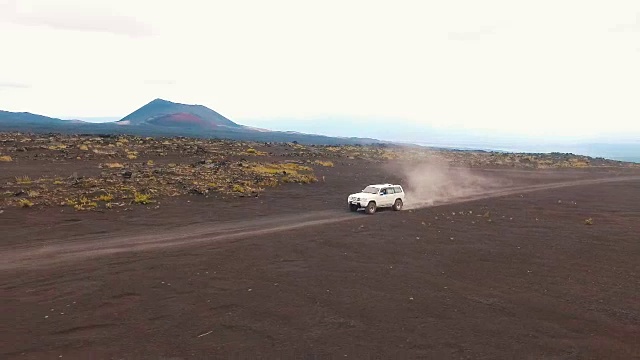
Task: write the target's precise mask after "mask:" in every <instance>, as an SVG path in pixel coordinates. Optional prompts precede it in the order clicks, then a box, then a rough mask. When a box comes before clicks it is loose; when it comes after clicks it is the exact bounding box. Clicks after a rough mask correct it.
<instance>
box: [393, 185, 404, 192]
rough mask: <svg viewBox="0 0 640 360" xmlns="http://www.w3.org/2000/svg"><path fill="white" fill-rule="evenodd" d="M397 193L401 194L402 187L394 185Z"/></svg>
mask: <svg viewBox="0 0 640 360" xmlns="http://www.w3.org/2000/svg"><path fill="white" fill-rule="evenodd" d="M394 189H395V192H396V194H399V193H401V192H402V189H401V188H400V186H396V187H394Z"/></svg>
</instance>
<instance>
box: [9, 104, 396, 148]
mask: <svg viewBox="0 0 640 360" xmlns="http://www.w3.org/2000/svg"><path fill="white" fill-rule="evenodd" d="M0 131H21V132H34V133H54V132H57V133H67V134H69V133H71V134H73V133H77V134H130V135H139V136H166V137H171V136H188V137H200V138H225V139H232V140H245V141H265V142H292V141H297V142H299V143H303V144H374V143H383V141H381V140H377V139H373V138H356V137H337V136H324V135H315V134H304V133H299V132H294V131H271V130H267V129H262V128H255V127H250V126H244V125H240V124H237V123H235V122H233V121H231V120H229V119H227V118H226V117H224V116H222V115H220V114H219V113H217V112H215V111H214V110H211V109H209V108H207V107H205V106H202V105H187V104H179V103H174V102H171V101H167V100H163V99H155V100H153V101H151V102H149V103H148V104H146V105H144V106H142V107H141V108H139V109H138V110H136V111H134V112H132V113H131V114H129V115H127V116H125V117H124V118H122V119H120V120H118V121H114V122H102V123H95V122H86V121H82V120H62V119H58V118H52V117H47V116H42V115H37V114H32V113H28V112H9V111H0Z"/></svg>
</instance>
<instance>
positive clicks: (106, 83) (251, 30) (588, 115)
mask: <svg viewBox="0 0 640 360" xmlns="http://www.w3.org/2000/svg"><path fill="white" fill-rule="evenodd" d="M0 46H1V49H2V53H1V55H0V69H1V71H0V109H4V110H10V111H30V112H35V113H40V114H45V115H49V116H85V117H89V116H124V115H126V114H128V113H129V112H131V111H133V110H135V109H136V108H137V107H139V106H141V105H143V104H144V103H146V102H148V101H151V100H152V99H154V98H158V97H160V98H164V99H168V100H172V101H176V102H184V103H198V104H203V105H206V106H208V107H211V108H213V109H214V110H216V111H218V112H220V113H222V114H223V115H225V116H227V117H229V118H231V119H232V120H235V121H237V122H240V123H243V121H244V123H247V122H251V119H254V120H255V119H263V120H264V119H271V118H299V119H301V120H300V121H305V120H307V121H311V120H310V119H318V118H322V117H323V116H331V117H341V118H345V119H349V118H359V119H362V118H365V119H366V118H368V117H375V118H378V119H380V118H382V119H384V118H388V119H393V120H394V122H393V124H396V125H398V124H400V122H399V121H407V122H413V123H423V124H432V125H436V126H440V127H447V126H448V127H452V128H459V127H464V128H469V129H475V128H482V129H500V130H502V131H507V132H512V133H519V134H526V135H531V136H533V137H535V136H547V135H549V134H556V135H557V134H562V135H567V136H569V135H584V136H588V135H594V134H599V133H618V134H625V135H626V137H630V136H631V137H637V138H639V139H640V106H639V104H640V1H638V0H629V1H615V0H609V1H606V0H601V1H589V0H549V1H540V0H539V1H516V0H505V1H487V0H484V1H477V0H468V1H427V0H424V1H411V2H409V1H393V2H392V1H371V0H368V1H346V0H343V1H314V2H311V1H300V0H295V1H279V0H272V1H250V2H249V1H240V0H236V1H228V0H227V1H195V0H181V1H157V0H156V1H143V0H136V1H124V0H108V1H103V0H0Z"/></svg>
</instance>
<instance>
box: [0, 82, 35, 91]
mask: <svg viewBox="0 0 640 360" xmlns="http://www.w3.org/2000/svg"><path fill="white" fill-rule="evenodd" d="M30 87H31V86H30V85H29V84H21V83H15V82H5V81H0V89H2V88H8V89H28V88H30Z"/></svg>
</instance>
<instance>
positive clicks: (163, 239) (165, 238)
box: [0, 176, 640, 270]
mask: <svg viewBox="0 0 640 360" xmlns="http://www.w3.org/2000/svg"><path fill="white" fill-rule="evenodd" d="M620 181H640V176H623V177H611V178H599V179H585V180H574V181H564V182H557V183H548V184H539V185H529V186H516V187H511V188H507V189H500V190H493V191H487V192H484V193H477V194H471V195H467V196H461V197H457V198H455V197H454V198H450V199H446V200H441V201H438V202H436V203H433V204H420V203H411V201H410V200H408V201H407V207H406V208H407V209H420V208H426V207H434V206H441V205H451V204H459V203H463V202H469V201H475V200H482V199H490V198H496V197H502V196H508V195H514V194H523V193H530V192H533V191H544V190H551V189H559V188H565V187H570V186H581V185H597V184H605V183H610V182H620ZM356 216H358V215H357V214H351V213H347V212H346V211H344V210H321V211H314V210H310V211H307V212H304V213H301V214H296V215H274V216H269V217H267V218H261V219H246V220H241V221H228V222H217V223H213V224H207V225H200V226H183V227H181V228H178V229H174V230H173V231H169V232H166V231H165V232H162V233H155V234H145V235H142V236H140V235H134V234H129V235H125V234H119V235H118V236H117V237H113V236H109V235H102V236H90V237H86V238H81V239H76V240H73V241H69V240H65V239H61V240H58V241H48V242H46V243H40V244H37V243H36V244H24V245H18V246H13V247H11V248H0V249H1V250H2V259H3V261H2V263H0V270H3V269H9V268H20V267H23V268H25V267H26V268H29V267H35V266H37V267H46V266H49V265H53V264H60V263H63V262H66V261H73V260H79V259H84V258H92V257H97V256H102V255H113V254H117V253H121V252H128V251H150V250H157V249H161V248H165V247H169V246H189V245H192V244H198V243H219V242H225V241H236V240H239V239H243V238H248V237H256V236H261V235H265V234H271V233H278V232H283V231H288V230H295V229H300V228H305V227H311V226H318V225H327V224H332V223H337V222H342V221H349V220H355V219H357V217H356Z"/></svg>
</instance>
